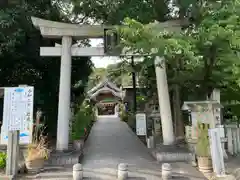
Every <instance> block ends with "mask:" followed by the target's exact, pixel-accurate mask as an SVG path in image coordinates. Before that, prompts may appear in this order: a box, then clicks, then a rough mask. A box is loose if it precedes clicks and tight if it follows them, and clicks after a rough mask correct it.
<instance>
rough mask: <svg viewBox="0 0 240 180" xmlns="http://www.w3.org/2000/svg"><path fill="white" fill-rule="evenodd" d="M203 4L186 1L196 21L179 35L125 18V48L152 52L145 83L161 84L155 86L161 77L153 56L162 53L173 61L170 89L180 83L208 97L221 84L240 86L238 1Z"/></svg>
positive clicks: (143, 75) (142, 77) (146, 64)
mask: <svg viewBox="0 0 240 180" xmlns="http://www.w3.org/2000/svg"><path fill="white" fill-rule="evenodd" d="M181 2H182V1H181ZM202 2H203V3H200V4H194V3H193V7H192V9H191V8H190V4H191V3H190V1H188V2H186V4H181V5H182V6H184V8H185V9H188V8H190V9H189V10H190V11H191V13H192V14H191V16H194V17H195V21H194V23H195V24H194V25H192V26H189V28H188V29H186V30H185V31H182V32H178V33H170V32H163V31H162V30H161V29H160V25H159V24H158V23H150V24H147V25H144V24H141V23H140V22H138V21H136V20H134V19H131V18H125V20H124V21H123V24H124V25H125V26H124V27H121V28H120V29H119V32H120V34H121V37H122V41H121V43H122V46H124V47H128V49H129V51H132V52H138V53H143V54H151V56H152V57H146V58H145V60H144V61H143V62H142V63H140V64H141V65H142V70H140V82H141V83H142V84H144V85H147V87H148V88H149V89H153V91H154V90H155V88H156V87H154V86H152V84H153V83H152V82H154V81H155V80H156V79H155V73H154V61H153V58H154V57H155V56H157V55H158V56H161V57H162V56H164V57H165V59H166V61H167V62H166V63H167V73H168V80H169V85H170V90H171V89H172V87H171V86H172V85H174V84H178V85H180V86H181V88H183V89H184V91H188V94H195V98H197V97H198V94H202V95H203V97H205V95H206V94H209V93H210V92H211V91H212V89H213V88H216V87H217V88H226V87H227V88H228V90H231V89H234V91H235V92H237V91H239V90H240V88H239V72H240V70H239V69H240V66H239V65H240V64H239V63H240V61H239V53H238V52H239V42H240V41H239V37H240V35H239V32H240V31H239V30H240V29H239V27H240V26H239V22H240V21H239V20H240V19H239V17H240V16H239V15H240V4H239V2H238V1H235V0H232V1H228V2H215V1H202ZM195 15H196V16H195ZM196 18H197V19H196ZM170 29H171V28H170ZM148 82H149V83H148ZM151 87H153V88H151ZM229 94H230V93H229Z"/></svg>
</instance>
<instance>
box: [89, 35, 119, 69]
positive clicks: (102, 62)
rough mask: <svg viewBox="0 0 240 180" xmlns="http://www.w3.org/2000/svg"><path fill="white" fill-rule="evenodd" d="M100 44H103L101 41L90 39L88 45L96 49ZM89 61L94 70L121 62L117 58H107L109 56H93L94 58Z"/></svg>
mask: <svg viewBox="0 0 240 180" xmlns="http://www.w3.org/2000/svg"><path fill="white" fill-rule="evenodd" d="M101 43H103V39H90V44H91V46H93V47H97V46H99V45H100V44H101ZM101 46H102V45H101ZM91 60H92V62H93V64H94V65H95V67H96V68H106V67H107V66H108V65H109V64H115V63H118V62H120V61H121V60H120V59H119V58H118V57H109V56H105V57H96V56H95V57H92V58H91Z"/></svg>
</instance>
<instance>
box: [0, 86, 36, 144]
mask: <svg viewBox="0 0 240 180" xmlns="http://www.w3.org/2000/svg"><path fill="white" fill-rule="evenodd" d="M33 95H34V88H33V87H29V86H28V87H10V88H4V106H3V124H2V128H1V144H7V139H8V131H12V130H19V131H20V134H19V136H20V137H19V139H20V144H28V143H30V142H31V139H32V125H33Z"/></svg>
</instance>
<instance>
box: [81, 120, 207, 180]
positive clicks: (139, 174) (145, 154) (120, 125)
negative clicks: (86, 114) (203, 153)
mask: <svg viewBox="0 0 240 180" xmlns="http://www.w3.org/2000/svg"><path fill="white" fill-rule="evenodd" d="M119 163H127V164H129V171H130V173H129V174H130V177H131V178H130V179H136V180H159V179H161V171H160V170H161V164H158V163H157V162H156V161H155V159H153V157H152V156H151V155H150V153H149V151H148V149H147V148H146V147H145V146H144V145H143V143H142V142H141V141H140V140H139V139H138V137H137V136H136V135H135V134H134V133H133V132H132V130H131V129H130V128H129V127H128V125H127V124H126V123H124V122H121V121H120V120H119V119H118V118H116V117H115V118H114V117H101V118H99V119H98V121H97V122H96V123H95V124H94V126H93V128H92V131H91V133H90V135H89V138H88V140H87V142H86V144H85V147H84V158H83V160H82V164H83V166H84V176H85V177H86V178H87V179H104V180H107V179H109V180H110V179H111V180H114V179H116V170H117V165H118V164H119ZM172 166H173V168H174V172H175V173H176V175H177V176H182V178H180V177H176V179H179V180H180V179H186V180H188V179H192V180H200V179H204V177H203V176H202V175H201V174H200V173H199V172H198V171H196V169H194V168H193V167H191V166H190V165H188V164H186V163H172Z"/></svg>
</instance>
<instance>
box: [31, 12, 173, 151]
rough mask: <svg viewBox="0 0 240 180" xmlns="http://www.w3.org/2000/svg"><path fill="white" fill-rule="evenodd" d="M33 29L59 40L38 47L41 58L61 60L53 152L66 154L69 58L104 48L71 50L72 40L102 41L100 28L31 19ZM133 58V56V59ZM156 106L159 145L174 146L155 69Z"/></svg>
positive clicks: (164, 91) (162, 76)
mask: <svg viewBox="0 0 240 180" xmlns="http://www.w3.org/2000/svg"><path fill="white" fill-rule="evenodd" d="M32 22H33V25H34V26H35V27H37V28H38V29H40V31H41V34H42V36H43V37H46V38H55V39H56V38H59V39H62V45H61V47H60V46H58V47H41V48H40V55H41V56H61V70H60V85H59V103H58V123H57V150H60V151H64V150H68V143H69V121H70V118H71V117H70V116H71V110H70V102H71V99H70V97H71V96H70V95H71V94H70V93H71V92H70V90H71V61H72V60H71V56H104V55H105V54H104V48H99V47H98V48H78V47H75V46H74V45H73V46H72V38H74V39H75V40H78V39H83V38H102V37H103V36H104V28H105V27H104V26H99V25H93V26H79V25H74V24H66V23H60V22H53V21H48V20H43V19H39V18H35V17H32ZM131 56H132V55H131ZM133 56H134V55H133ZM156 72H157V73H156V75H157V84H158V86H157V87H158V94H159V104H160V109H161V110H160V111H161V120H162V130H163V141H164V144H166V145H170V144H173V142H174V139H175V138H174V134H173V127H172V125H173V124H172V116H171V111H170V103H169V94H168V88H167V86H168V85H167V80H166V70H165V66H164V68H161V69H160V68H156Z"/></svg>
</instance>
